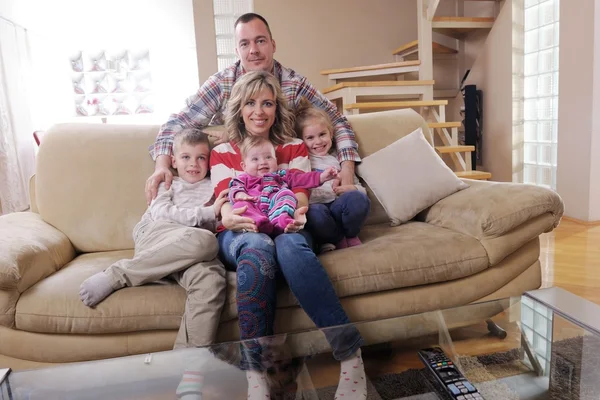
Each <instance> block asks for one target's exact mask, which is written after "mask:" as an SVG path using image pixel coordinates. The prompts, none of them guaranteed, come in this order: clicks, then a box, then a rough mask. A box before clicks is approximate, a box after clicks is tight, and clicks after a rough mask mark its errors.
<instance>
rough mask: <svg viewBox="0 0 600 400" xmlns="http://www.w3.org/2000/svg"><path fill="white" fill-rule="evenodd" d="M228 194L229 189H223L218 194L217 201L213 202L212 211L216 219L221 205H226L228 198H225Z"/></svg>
mask: <svg viewBox="0 0 600 400" xmlns="http://www.w3.org/2000/svg"><path fill="white" fill-rule="evenodd" d="M228 194H229V189H225V190H223V191H222V192H221V193H219V197H217V199H216V200H215V203H214V204H213V210H215V217H217V218H218V217H219V215H221V207H223V204H225V203H227V201H228V200H229V198H228V197H227V195H228Z"/></svg>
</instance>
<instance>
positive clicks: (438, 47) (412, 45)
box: [392, 40, 458, 56]
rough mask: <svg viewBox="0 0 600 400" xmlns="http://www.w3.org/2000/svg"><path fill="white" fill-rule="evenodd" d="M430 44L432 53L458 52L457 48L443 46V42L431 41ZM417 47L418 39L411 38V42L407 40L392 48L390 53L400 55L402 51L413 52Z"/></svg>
mask: <svg viewBox="0 0 600 400" xmlns="http://www.w3.org/2000/svg"><path fill="white" fill-rule="evenodd" d="M431 46H432V49H433V54H456V53H458V50H455V49H452V48H450V47H448V46H444V45H443V44H440V43H438V42H432V43H431ZM418 48H419V41H418V40H413V41H412V42H408V43H406V44H404V45H402V46H400V47H398V48H397V49H396V50H394V51H393V52H392V55H393V56H399V55H402V53H408V52H414V51H415V50H418Z"/></svg>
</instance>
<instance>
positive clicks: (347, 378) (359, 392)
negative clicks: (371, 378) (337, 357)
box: [334, 349, 367, 400]
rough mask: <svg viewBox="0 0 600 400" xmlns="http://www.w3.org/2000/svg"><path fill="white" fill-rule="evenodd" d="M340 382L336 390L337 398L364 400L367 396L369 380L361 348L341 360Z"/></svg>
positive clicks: (337, 399) (342, 399)
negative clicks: (366, 375)
mask: <svg viewBox="0 0 600 400" xmlns="http://www.w3.org/2000/svg"><path fill="white" fill-rule="evenodd" d="M340 369H341V371H340V383H339V384H338V388H337V390H336V392H335V396H334V398H335V399H336V400H348V399H351V400H364V399H366V398H367V380H366V377H365V367H364V365H363V360H362V357H361V355H360V349H358V351H357V352H356V353H354V354H353V355H351V356H350V357H348V358H347V359H345V360H344V361H342V362H341V366H340Z"/></svg>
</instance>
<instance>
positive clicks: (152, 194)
mask: <svg viewBox="0 0 600 400" xmlns="http://www.w3.org/2000/svg"><path fill="white" fill-rule="evenodd" d="M170 160H171V157H170V156H165V155H161V156H158V157H157V158H156V165H155V167H154V173H153V174H152V175H150V178H148V180H146V190H145V192H146V203H148V205H150V203H151V202H152V200H154V199H155V198H156V194H157V193H158V185H160V183H161V182H164V183H165V188H166V189H167V190H169V189H170V188H171V182H173V173H172V172H171V170H170V169H169V165H170Z"/></svg>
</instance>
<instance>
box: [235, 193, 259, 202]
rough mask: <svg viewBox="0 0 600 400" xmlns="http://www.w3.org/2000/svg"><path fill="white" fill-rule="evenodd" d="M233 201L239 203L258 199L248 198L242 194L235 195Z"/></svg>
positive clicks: (248, 196)
mask: <svg viewBox="0 0 600 400" xmlns="http://www.w3.org/2000/svg"><path fill="white" fill-rule="evenodd" d="M234 199H236V200H239V201H257V200H258V199H257V198H256V197H255V196H250V195H248V194H246V193H244V192H239V193H236V195H235V197H234Z"/></svg>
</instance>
